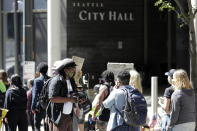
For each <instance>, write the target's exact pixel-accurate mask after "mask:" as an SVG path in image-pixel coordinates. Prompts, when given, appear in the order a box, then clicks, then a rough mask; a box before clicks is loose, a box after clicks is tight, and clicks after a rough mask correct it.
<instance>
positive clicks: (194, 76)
mask: <svg viewBox="0 0 197 131" xmlns="http://www.w3.org/2000/svg"><path fill="white" fill-rule="evenodd" d="M188 7H189V16H190V23H189V33H190V41H189V53H190V80H191V84H192V86H193V88H194V91H195V95H196V97H197V55H196V54H197V52H196V46H197V43H196V36H195V33H196V32H195V28H194V17H193V11H192V4H191V0H188ZM196 107H197V100H196ZM196 112H197V108H196ZM196 118H197V114H196ZM196 131H197V128H196Z"/></svg>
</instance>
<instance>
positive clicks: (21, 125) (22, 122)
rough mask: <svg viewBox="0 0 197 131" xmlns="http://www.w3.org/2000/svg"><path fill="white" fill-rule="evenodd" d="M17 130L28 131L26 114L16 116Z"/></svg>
mask: <svg viewBox="0 0 197 131" xmlns="http://www.w3.org/2000/svg"><path fill="white" fill-rule="evenodd" d="M18 119H19V120H18V123H17V125H18V129H19V131H28V121H27V115H26V114H19V115H18Z"/></svg>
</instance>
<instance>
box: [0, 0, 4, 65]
mask: <svg viewBox="0 0 197 131" xmlns="http://www.w3.org/2000/svg"><path fill="white" fill-rule="evenodd" d="M2 31H3V30H2V2H1V0H0V69H3V68H4V64H3V63H4V62H3V56H4V51H3V40H2Z"/></svg>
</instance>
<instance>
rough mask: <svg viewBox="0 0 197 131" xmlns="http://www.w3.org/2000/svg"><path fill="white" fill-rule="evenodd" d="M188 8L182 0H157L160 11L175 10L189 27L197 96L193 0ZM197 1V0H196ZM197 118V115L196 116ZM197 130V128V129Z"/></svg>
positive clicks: (191, 73) (191, 63)
mask: <svg viewBox="0 0 197 131" xmlns="http://www.w3.org/2000/svg"><path fill="white" fill-rule="evenodd" d="M186 1H187V6H188V9H185V8H184V5H183V3H182V1H181V0H157V1H156V2H155V6H157V7H158V8H159V10H160V11H163V10H165V9H167V10H168V11H173V12H175V13H176V14H177V17H178V18H179V19H181V22H182V23H181V24H180V27H182V26H185V25H186V26H188V27H189V35H190V38H189V42H188V43H189V55H190V80H191V83H192V86H193V87H194V90H195V94H196V96H197V43H196V35H195V33H197V32H195V26H194V19H196V17H197V15H196V14H197V7H192V0H186ZM196 3H197V2H196ZM196 28H197V27H196ZM196 30H197V29H196ZM196 107H197V100H196ZM196 112H197V111H196ZM196 118H197V117H196ZM196 130H197V129H196Z"/></svg>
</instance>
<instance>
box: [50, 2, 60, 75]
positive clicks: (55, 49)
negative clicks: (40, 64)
mask: <svg viewBox="0 0 197 131" xmlns="http://www.w3.org/2000/svg"><path fill="white" fill-rule="evenodd" d="M47 2H48V3H47V10H48V11H47V18H48V19H47V24H48V25H47V26H48V27H47V28H48V38H47V39H48V67H49V69H48V74H49V75H50V76H52V70H51V67H52V66H53V63H54V62H55V61H57V60H60V59H61V1H60V0H48V1H47Z"/></svg>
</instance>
